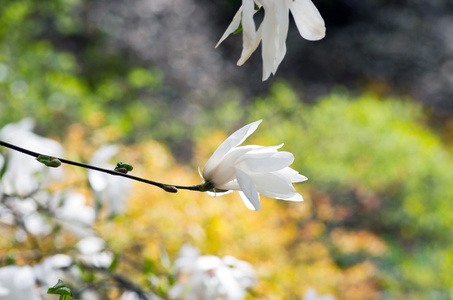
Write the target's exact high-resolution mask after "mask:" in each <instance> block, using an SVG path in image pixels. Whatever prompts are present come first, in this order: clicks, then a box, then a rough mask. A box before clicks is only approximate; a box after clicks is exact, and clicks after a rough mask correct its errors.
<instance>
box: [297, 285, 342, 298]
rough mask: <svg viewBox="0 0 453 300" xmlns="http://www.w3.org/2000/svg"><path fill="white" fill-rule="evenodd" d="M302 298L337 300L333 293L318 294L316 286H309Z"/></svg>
mask: <svg viewBox="0 0 453 300" xmlns="http://www.w3.org/2000/svg"><path fill="white" fill-rule="evenodd" d="M302 300H335V297H334V296H332V295H318V293H317V292H316V289H315V288H309V289H308V290H307V291H306V292H305V294H304V297H303V298H302Z"/></svg>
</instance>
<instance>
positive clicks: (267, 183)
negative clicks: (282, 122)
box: [203, 120, 307, 210]
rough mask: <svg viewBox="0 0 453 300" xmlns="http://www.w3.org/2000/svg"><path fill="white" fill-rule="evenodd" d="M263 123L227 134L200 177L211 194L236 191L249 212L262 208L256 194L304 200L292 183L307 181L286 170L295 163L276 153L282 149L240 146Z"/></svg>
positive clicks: (255, 123)
mask: <svg viewBox="0 0 453 300" xmlns="http://www.w3.org/2000/svg"><path fill="white" fill-rule="evenodd" d="M261 121H262V120H259V121H256V122H253V123H251V124H248V125H246V126H244V127H242V128H241V129H239V130H237V131H236V132H235V133H233V134H232V135H230V136H229V137H228V138H227V139H226V140H225V141H224V142H223V143H222V144H221V145H220V146H219V147H218V148H217V150H216V151H215V152H214V154H213V155H212V156H211V158H210V159H209V160H208V162H207V163H206V165H205V167H204V170H203V178H204V179H205V180H206V182H209V183H211V184H213V185H214V188H213V191H214V192H215V193H217V192H225V191H230V190H237V191H239V194H240V195H241V198H242V200H243V201H244V203H245V205H246V206H247V207H248V208H249V209H251V210H259V209H260V208H261V204H260V197H259V194H262V195H264V196H266V197H270V198H275V199H282V200H289V201H303V199H302V196H301V195H300V194H298V193H296V190H295V189H294V187H293V185H292V183H294V182H301V181H304V180H307V178H306V177H305V176H302V175H300V174H299V173H298V172H297V171H295V170H293V169H291V168H290V167H288V166H289V165H290V164H292V162H293V161H294V155H293V154H292V153H290V152H286V151H281V152H278V151H277V150H278V149H279V148H281V147H282V146H283V144H281V145H278V146H269V147H263V146H257V145H250V146H241V147H237V146H238V145H239V144H241V143H242V142H243V141H244V140H245V139H246V138H247V137H248V136H249V135H251V134H252V133H253V132H254V131H255V130H256V129H257V128H258V126H259V124H260V123H261Z"/></svg>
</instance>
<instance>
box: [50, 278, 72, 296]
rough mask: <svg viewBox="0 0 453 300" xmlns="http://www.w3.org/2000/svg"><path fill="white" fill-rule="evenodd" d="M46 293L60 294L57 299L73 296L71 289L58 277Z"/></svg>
mask: <svg viewBox="0 0 453 300" xmlns="http://www.w3.org/2000/svg"><path fill="white" fill-rule="evenodd" d="M47 294H52V295H60V298H59V300H71V299H72V298H73V295H72V292H71V290H70V289H69V288H67V287H66V285H65V284H64V282H63V281H61V280H60V279H58V283H57V284H56V285H54V286H53V287H51V288H49V289H48V290H47Z"/></svg>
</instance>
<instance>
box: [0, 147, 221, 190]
mask: <svg viewBox="0 0 453 300" xmlns="http://www.w3.org/2000/svg"><path fill="white" fill-rule="evenodd" d="M0 146H4V147H7V148H10V149H13V150H16V151H19V152H22V153H24V154H27V155H30V156H33V157H38V156H46V157H49V158H52V159H58V160H59V161H61V163H63V164H67V165H73V166H77V167H81V168H85V169H91V170H95V171H98V172H103V173H107V174H110V175H114V176H121V177H126V178H129V179H132V180H136V181H140V182H144V183H147V184H151V185H154V186H157V187H159V188H161V189H163V190H164V191H166V192H169V193H176V192H177V191H178V189H181V190H191V191H198V192H206V191H208V190H210V189H212V188H213V187H211V184H210V183H209V182H205V183H202V184H197V185H190V186H183V185H173V184H165V183H160V182H156V181H152V180H148V179H144V178H141V177H136V176H132V175H129V174H125V173H122V172H118V171H115V170H109V169H104V168H99V167H96V166H92V165H88V164H83V163H79V162H76V161H72V160H68V159H64V158H58V157H52V156H50V155H43V154H40V153H37V152H33V151H30V150H27V149H24V148H21V147H18V146H15V145H12V144H9V143H6V142H3V141H0Z"/></svg>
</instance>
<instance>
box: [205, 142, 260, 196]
mask: <svg viewBox="0 0 453 300" xmlns="http://www.w3.org/2000/svg"><path fill="white" fill-rule="evenodd" d="M262 147H263V146H256V145H250V146H242V147H237V148H234V149H232V150H231V151H229V152H228V153H227V154H226V155H225V156H224V157H223V159H222V160H221V161H220V163H219V164H217V166H215V167H214V169H212V170H211V172H203V174H204V176H205V177H204V178H205V180H208V181H211V182H213V183H214V184H215V186H216V187H218V188H220V186H222V185H224V184H226V183H227V182H229V181H231V180H233V179H234V178H236V173H235V170H234V167H235V165H236V164H237V161H238V160H240V158H241V157H242V156H243V155H244V154H246V153H247V152H250V151H252V150H255V149H257V148H262ZM205 169H206V168H205Z"/></svg>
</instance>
